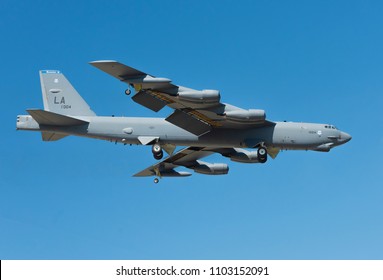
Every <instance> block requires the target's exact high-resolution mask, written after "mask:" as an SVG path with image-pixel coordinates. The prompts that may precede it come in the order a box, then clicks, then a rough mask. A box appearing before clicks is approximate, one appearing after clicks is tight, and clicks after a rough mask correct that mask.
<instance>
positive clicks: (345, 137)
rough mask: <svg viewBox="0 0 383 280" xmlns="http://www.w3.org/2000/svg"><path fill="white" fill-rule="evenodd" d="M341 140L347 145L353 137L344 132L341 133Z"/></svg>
mask: <svg viewBox="0 0 383 280" xmlns="http://www.w3.org/2000/svg"><path fill="white" fill-rule="evenodd" d="M340 138H341V140H342V142H343V143H347V142H348V141H350V140H351V138H352V137H351V135H350V134H348V133H346V132H343V131H342V132H341V133H340Z"/></svg>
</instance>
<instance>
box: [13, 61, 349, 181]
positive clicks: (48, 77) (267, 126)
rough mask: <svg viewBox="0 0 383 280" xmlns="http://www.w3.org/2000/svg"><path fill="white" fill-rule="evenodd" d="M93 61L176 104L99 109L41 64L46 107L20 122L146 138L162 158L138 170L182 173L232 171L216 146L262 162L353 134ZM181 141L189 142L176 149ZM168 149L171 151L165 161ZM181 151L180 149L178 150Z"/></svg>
mask: <svg viewBox="0 0 383 280" xmlns="http://www.w3.org/2000/svg"><path fill="white" fill-rule="evenodd" d="M90 64H91V65H93V66H95V67H96V68H98V69H100V70H102V71H104V72H106V73H108V74H109V75H111V76H113V77H115V78H117V79H119V80H120V81H122V82H124V83H126V84H128V86H129V87H128V89H127V90H126V91H125V94H127V95H130V94H131V91H132V90H134V91H135V94H134V95H133V96H132V99H133V101H135V102H137V103H138V104H140V105H143V106H145V107H147V108H149V109H151V110H153V111H155V112H158V111H160V110H161V109H162V108H163V107H165V106H168V107H170V108H172V109H174V111H173V113H172V114H171V115H169V116H168V117H167V118H139V117H112V116H110V117H109V116H97V115H96V114H95V113H94V112H93V111H92V110H91V109H90V107H89V105H88V104H87V103H86V102H85V101H84V99H83V98H82V97H81V96H80V95H79V94H78V92H77V91H76V90H75V89H74V87H73V86H72V85H71V84H70V83H69V81H68V80H67V79H66V78H65V76H64V75H63V74H62V73H61V72H60V71H56V70H43V71H40V80H41V88H42V95H43V103H44V110H42V109H28V110H27V112H28V113H29V115H19V116H17V125H16V126H17V129H19V130H33V131H40V132H41V133H42V139H43V141H56V140H59V139H62V138H64V137H66V136H68V135H75V136H83V137H89V138H95V139H101V140H108V141H113V142H116V143H123V144H138V145H148V146H151V148H152V153H153V156H154V158H155V159H156V160H158V162H157V163H155V164H154V165H152V166H150V167H148V168H146V169H144V170H142V171H141V172H138V173H137V174H135V175H134V176H155V179H154V182H155V183H158V180H159V179H158V178H161V177H184V176H190V175H191V173H189V172H185V171H178V170H176V168H177V167H180V166H182V167H186V168H188V169H192V170H194V172H197V173H202V174H207V175H220V174H227V173H228V171H229V167H228V165H227V164H225V163H208V162H204V161H202V160H201V159H202V158H204V157H206V156H209V155H211V154H214V153H218V154H221V155H222V156H224V157H227V158H229V159H230V160H232V161H236V162H242V163H265V162H266V161H267V158H268V156H270V157H271V158H273V159H274V158H275V157H276V156H277V154H278V153H279V151H281V150H312V151H320V152H328V151H330V150H331V149H332V148H334V147H336V146H339V145H342V144H344V143H346V142H348V141H350V139H351V136H350V135H349V134H347V133H345V132H342V131H340V130H338V129H337V128H336V127H335V126H333V125H330V124H316V123H301V122H299V123H297V122H274V121H270V120H268V119H266V113H265V111H264V110H261V109H242V108H239V107H236V106H233V105H230V104H227V103H223V102H221V95H220V92H219V91H218V90H212V89H205V90H195V89H191V88H186V87H183V86H178V85H175V84H173V83H172V81H171V80H170V79H167V78H160V77H155V76H152V75H149V74H147V73H145V72H141V71H139V70H137V69H134V68H132V67H129V66H126V65H123V64H121V63H119V62H116V61H110V60H107V61H105V60H103V61H94V62H90ZM177 146H184V148H182V149H180V150H178V151H176V147H177ZM163 151H165V152H166V153H167V154H168V155H169V156H168V157H167V158H165V159H164V160H161V159H162V158H163V154H164V152H163ZM175 151H176V152H175Z"/></svg>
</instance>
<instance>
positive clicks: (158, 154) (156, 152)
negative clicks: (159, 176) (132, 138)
mask: <svg viewBox="0 0 383 280" xmlns="http://www.w3.org/2000/svg"><path fill="white" fill-rule="evenodd" d="M152 153H153V157H154V158H155V159H156V160H160V159H162V157H163V156H164V152H163V151H162V148H161V146H160V145H159V144H157V143H156V144H154V145H153V146H152ZM157 183H158V182H157Z"/></svg>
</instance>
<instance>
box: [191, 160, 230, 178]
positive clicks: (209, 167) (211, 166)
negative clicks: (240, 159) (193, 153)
mask: <svg viewBox="0 0 383 280" xmlns="http://www.w3.org/2000/svg"><path fill="white" fill-rule="evenodd" d="M193 169H194V171H195V172H197V173H201V174H205V175H223V174H227V173H228V172H229V166H228V165H227V164H225V163H200V164H199V165H197V166H194V167H193Z"/></svg>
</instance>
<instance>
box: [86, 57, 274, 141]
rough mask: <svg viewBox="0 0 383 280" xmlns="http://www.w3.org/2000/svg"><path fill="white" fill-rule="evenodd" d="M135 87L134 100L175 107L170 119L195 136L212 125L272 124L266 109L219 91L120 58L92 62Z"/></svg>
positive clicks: (154, 107)
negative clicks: (234, 101) (245, 105)
mask: <svg viewBox="0 0 383 280" xmlns="http://www.w3.org/2000/svg"><path fill="white" fill-rule="evenodd" d="M90 64H91V65H93V66H95V67H97V68H98V69H100V70H102V71H104V72H106V73H108V74H110V75H112V76H113V77H115V78H117V79H119V80H120V81H122V82H125V83H127V84H129V85H131V86H133V87H134V89H135V91H136V94H135V95H134V96H133V97H132V99H133V100H134V101H135V102H137V103H139V104H141V105H143V106H145V107H147V108H149V109H151V110H153V111H155V112H158V111H159V110H161V109H162V108H163V107H165V106H169V107H170V108H173V109H175V110H174V112H173V114H171V115H170V116H168V117H167V118H166V120H167V121H168V122H170V123H172V124H174V125H176V126H178V127H181V128H183V129H185V130H187V131H189V132H191V133H193V134H195V135H198V136H199V135H203V134H205V133H207V132H209V131H210V130H211V129H212V128H234V129H241V128H248V127H259V126H267V125H272V124H273V123H271V122H269V121H267V120H266V115H265V112H264V111H263V110H254V109H253V110H244V109H241V108H238V107H235V106H232V105H229V104H225V103H221V101H220V99H221V97H220V93H219V91H217V90H195V89H191V88H186V87H182V86H177V85H174V84H172V83H171V80H169V79H167V78H159V77H155V76H152V75H149V74H147V73H144V72H142V71H139V70H137V69H134V68H132V67H129V66H126V65H123V64H121V63H119V62H116V61H109V60H108V61H105V60H103V61H94V62H91V63H90Z"/></svg>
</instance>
